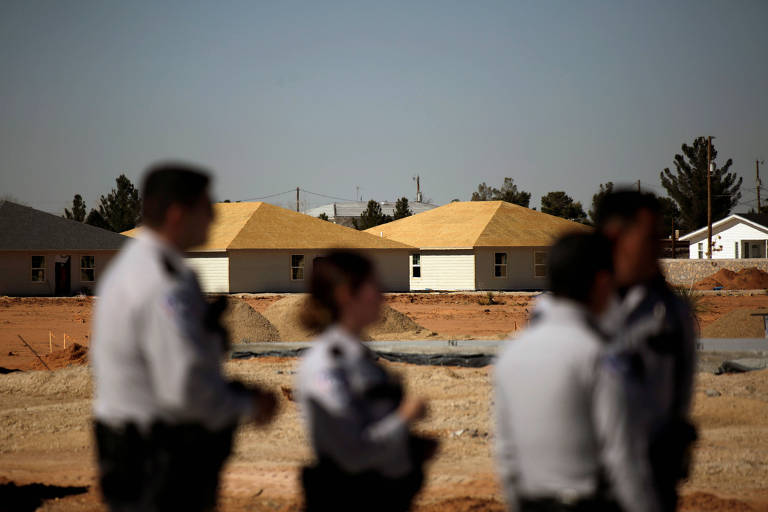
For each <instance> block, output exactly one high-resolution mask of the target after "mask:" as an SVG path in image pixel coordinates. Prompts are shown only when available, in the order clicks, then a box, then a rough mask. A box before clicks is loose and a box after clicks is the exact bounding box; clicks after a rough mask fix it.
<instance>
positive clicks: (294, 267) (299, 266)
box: [291, 254, 304, 281]
mask: <svg viewBox="0 0 768 512" xmlns="http://www.w3.org/2000/svg"><path fill="white" fill-rule="evenodd" d="M303 280H304V255H303V254H291V281H303Z"/></svg>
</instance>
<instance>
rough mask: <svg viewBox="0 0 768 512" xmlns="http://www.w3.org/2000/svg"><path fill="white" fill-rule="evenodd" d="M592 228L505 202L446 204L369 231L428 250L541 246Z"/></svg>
mask: <svg viewBox="0 0 768 512" xmlns="http://www.w3.org/2000/svg"><path fill="white" fill-rule="evenodd" d="M589 229H591V228H589V227H588V226H585V225H583V224H579V223H577V222H572V221H570V220H566V219H561V218H560V217H555V216H552V215H547V214H546V213H541V212H537V211H535V210H530V209H528V208H524V207H522V206H518V205H516V204H512V203H507V202H504V201H467V202H458V201H457V202H455V203H449V204H447V205H445V206H441V207H440V208H435V209H434V210H429V211H426V212H423V213H419V214H417V215H412V216H410V217H406V218H404V219H400V220H396V221H394V222H389V223H387V224H382V225H380V226H375V227H373V228H370V229H368V230H367V232H368V233H371V234H375V235H380V234H381V233H383V235H384V238H386V239H390V240H397V241H398V242H402V243H404V244H408V245H412V246H414V247H419V248H421V249H427V248H434V249H436V248H440V249H448V248H470V247H544V246H548V245H551V244H552V243H553V242H554V241H555V239H556V238H557V237H559V236H560V235H562V234H564V233H566V232H568V231H587V230H589Z"/></svg>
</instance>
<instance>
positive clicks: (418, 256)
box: [411, 253, 421, 279]
mask: <svg viewBox="0 0 768 512" xmlns="http://www.w3.org/2000/svg"><path fill="white" fill-rule="evenodd" d="M416 259H418V263H416ZM416 269H418V270H419V275H418V276H417V275H415V271H416ZM411 278H412V279H421V253H413V254H411Z"/></svg>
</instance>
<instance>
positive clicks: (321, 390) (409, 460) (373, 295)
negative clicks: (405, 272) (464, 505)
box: [297, 252, 436, 512]
mask: <svg viewBox="0 0 768 512" xmlns="http://www.w3.org/2000/svg"><path fill="white" fill-rule="evenodd" d="M309 291H310V297H309V299H308V307H307V309H306V310H305V311H304V314H303V317H302V321H303V323H304V324H305V325H306V326H307V327H309V328H311V329H313V330H318V329H324V330H323V332H322V334H321V335H320V336H318V337H317V338H316V339H315V342H314V344H313V346H312V348H311V349H310V350H309V351H308V353H307V354H306V356H304V358H303V360H302V361H301V365H300V367H299V372H298V376H297V387H298V393H299V403H300V407H301V411H302V414H303V416H304V419H305V421H306V423H307V429H308V431H309V438H310V441H311V443H312V448H313V449H314V452H315V455H316V458H317V462H316V464H315V465H314V466H312V467H308V468H304V470H303V474H302V483H303V485H304V495H305V503H306V509H307V510H308V511H310V512H314V511H321V510H322V511H330V510H333V511H352V510H355V511H362V510H365V511H402V510H407V509H408V508H409V507H410V503H411V501H412V499H413V497H414V496H415V495H416V493H417V492H418V491H419V489H420V488H421V484H422V480H423V473H422V465H423V463H424V462H425V461H426V460H427V459H428V458H430V457H431V456H432V454H433V453H434V450H435V448H436V443H434V442H433V441H430V440H426V439H420V438H417V437H415V436H413V435H412V434H411V433H410V431H409V425H411V424H412V423H413V422H415V421H416V420H418V419H420V418H422V417H424V415H425V413H426V405H425V403H424V402H423V401H421V400H418V399H412V398H410V399H409V398H404V397H403V388H402V386H401V384H400V382H399V381H398V380H397V379H395V378H394V377H393V376H392V375H390V374H388V373H387V371H386V370H385V369H384V368H383V367H381V366H380V365H379V364H377V362H376V356H375V355H374V354H373V353H371V352H370V351H369V350H368V349H367V348H366V347H365V346H363V345H362V344H361V336H362V332H363V330H364V329H365V328H366V327H368V326H369V325H371V324H373V323H374V322H376V321H377V320H378V319H379V315H380V309H381V303H382V296H381V292H380V291H379V285H378V282H377V279H376V275H375V271H374V268H373V265H372V264H371V262H370V261H368V260H367V259H365V258H364V257H362V256H360V255H358V254H354V253H346V252H336V253H331V254H330V255H328V256H327V257H324V258H319V259H318V260H316V261H315V266H314V270H313V273H312V276H311V278H310V290H309Z"/></svg>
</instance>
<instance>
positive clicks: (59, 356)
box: [31, 343, 88, 370]
mask: <svg viewBox="0 0 768 512" xmlns="http://www.w3.org/2000/svg"><path fill="white" fill-rule="evenodd" d="M40 357H41V358H42V359H43V361H45V364H47V365H48V367H49V368H50V369H51V370H57V369H59V368H66V367H67V366H72V365H81V364H86V363H87V362H88V347H84V346H82V345H80V344H79V343H75V344H73V345H72V346H70V347H67V348H66V349H62V350H57V351H55V352H53V353H50V354H40ZM31 366H32V368H33V369H35V370H45V369H46V368H45V366H43V364H42V363H41V362H40V361H39V360H38V359H37V358H35V361H34V362H33V363H32V365H31Z"/></svg>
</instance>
